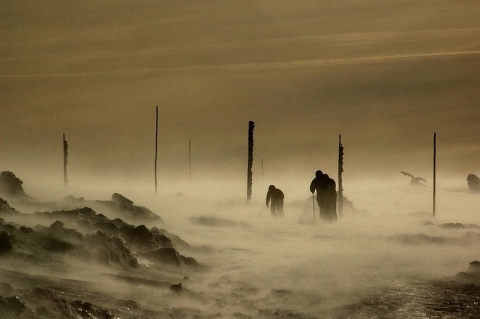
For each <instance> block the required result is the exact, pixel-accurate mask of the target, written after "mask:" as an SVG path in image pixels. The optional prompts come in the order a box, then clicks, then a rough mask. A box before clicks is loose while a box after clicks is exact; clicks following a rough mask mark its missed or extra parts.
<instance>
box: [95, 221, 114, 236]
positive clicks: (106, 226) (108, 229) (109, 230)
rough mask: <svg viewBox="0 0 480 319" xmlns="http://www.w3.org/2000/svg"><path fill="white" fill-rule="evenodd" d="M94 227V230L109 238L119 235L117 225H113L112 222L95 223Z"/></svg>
mask: <svg viewBox="0 0 480 319" xmlns="http://www.w3.org/2000/svg"><path fill="white" fill-rule="evenodd" d="M94 226H95V228H96V229H98V230H101V231H103V232H104V233H105V234H108V235H110V236H116V235H118V233H119V229H118V227H117V225H115V224H114V223H113V222H109V221H101V222H98V223H96V224H95V225H94Z"/></svg>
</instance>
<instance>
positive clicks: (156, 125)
mask: <svg viewBox="0 0 480 319" xmlns="http://www.w3.org/2000/svg"><path fill="white" fill-rule="evenodd" d="M157 153H158V105H157V107H156V109H155V195H157V186H158V182H157Z"/></svg>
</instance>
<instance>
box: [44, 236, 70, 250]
mask: <svg viewBox="0 0 480 319" xmlns="http://www.w3.org/2000/svg"><path fill="white" fill-rule="evenodd" d="M44 248H45V250H47V251H52V252H67V251H69V250H72V249H73V248H75V246H74V245H72V244H70V243H67V242H65V241H63V240H60V239H57V238H48V239H47V240H46V244H45V246H44Z"/></svg>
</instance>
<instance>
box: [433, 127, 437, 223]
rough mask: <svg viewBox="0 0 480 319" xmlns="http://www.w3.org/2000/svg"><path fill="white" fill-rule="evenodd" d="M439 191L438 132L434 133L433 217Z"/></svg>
mask: <svg viewBox="0 0 480 319" xmlns="http://www.w3.org/2000/svg"><path fill="white" fill-rule="evenodd" d="M436 191H437V133H436V132H434V133H433V217H435V196H436Z"/></svg>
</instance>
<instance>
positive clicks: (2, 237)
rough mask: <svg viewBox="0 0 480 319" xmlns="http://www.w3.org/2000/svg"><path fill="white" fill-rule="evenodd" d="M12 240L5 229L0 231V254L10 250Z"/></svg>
mask: <svg viewBox="0 0 480 319" xmlns="http://www.w3.org/2000/svg"><path fill="white" fill-rule="evenodd" d="M12 243H13V240H12V238H11V237H10V235H9V234H8V233H7V232H6V231H4V230H3V231H0V254H1V253H5V252H7V251H10V250H12V248H13V246H12Z"/></svg>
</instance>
